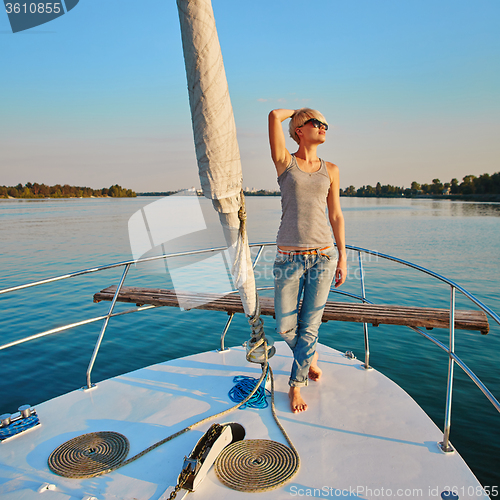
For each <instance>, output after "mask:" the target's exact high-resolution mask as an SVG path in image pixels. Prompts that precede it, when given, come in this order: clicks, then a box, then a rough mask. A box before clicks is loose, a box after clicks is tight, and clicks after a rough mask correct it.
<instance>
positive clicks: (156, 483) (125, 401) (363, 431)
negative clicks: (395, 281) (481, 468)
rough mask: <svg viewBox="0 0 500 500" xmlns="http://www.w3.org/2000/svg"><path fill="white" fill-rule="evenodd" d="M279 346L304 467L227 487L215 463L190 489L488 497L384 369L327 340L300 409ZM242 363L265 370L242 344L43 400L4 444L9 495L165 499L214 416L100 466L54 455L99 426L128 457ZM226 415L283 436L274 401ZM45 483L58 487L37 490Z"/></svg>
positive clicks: (228, 495)
mask: <svg viewBox="0 0 500 500" xmlns="http://www.w3.org/2000/svg"><path fill="white" fill-rule="evenodd" d="M276 347H277V353H276V355H275V356H274V357H273V358H272V359H271V366H272V368H273V371H274V374H275V383H276V395H275V401H276V407H277V413H278V416H279V418H280V420H281V423H282V424H283V426H284V427H285V429H286V430H287V432H288V434H289V436H290V438H291V439H292V441H293V443H294V444H295V446H296V448H297V450H298V452H299V454H300V456H301V468H300V471H299V473H298V474H297V475H296V476H295V477H294V478H293V479H292V480H291V482H289V483H288V484H286V485H285V486H283V487H282V488H280V489H278V490H275V491H271V492H265V493H261V494H255V493H240V492H237V491H234V490H230V489H228V488H226V487H225V486H223V485H222V484H221V483H220V482H219V480H218V479H217V477H216V475H215V473H214V471H213V469H212V470H211V471H210V472H209V474H208V476H207V478H206V479H205V480H204V482H203V483H202V484H201V485H200V487H199V489H198V490H197V491H196V492H194V493H191V494H189V495H188V497H187V498H188V499H192V500H196V499H218V500H224V499H231V500H234V499H240V498H241V499H247V498H248V499H250V498H251V499H253V500H255V499H256V498H264V499H268V498H269V499H288V500H289V499H290V498H293V497H298V498H301V497H316V498H346V497H351V498H364V499H376V498H425V499H432V498H437V499H441V492H442V491H443V490H445V489H450V488H452V487H455V488H456V489H457V490H458V493H459V496H460V499H461V500H464V499H474V500H477V499H479V498H488V497H486V496H484V495H482V494H478V493H480V492H479V491H478V490H479V488H480V485H479V483H478V482H477V480H476V479H475V477H474V476H473V474H472V473H471V472H470V470H469V468H468V467H467V465H466V464H465V463H464V462H463V460H462V458H461V457H460V456H459V455H458V453H453V454H443V453H442V452H441V451H439V449H438V447H437V442H438V441H440V440H441V439H442V433H441V432H440V431H439V429H438V428H437V427H436V426H435V425H434V423H433V422H432V421H431V420H430V419H429V418H428V417H427V415H426V414H425V413H424V412H423V411H422V410H421V409H420V407H419V406H418V405H417V404H416V403H415V402H414V401H413V400H412V399H411V398H410V396H408V395H407V394H406V393H405V392H404V391H402V390H401V389H400V388H399V387H398V386H397V385H396V384H394V383H393V382H392V381H390V380H389V379H388V378H386V377H385V376H383V375H382V374H380V373H378V372H377V371H375V370H371V371H366V370H364V369H363V368H362V367H361V362H360V361H359V360H348V359H347V358H345V357H344V356H343V355H342V354H341V353H339V352H338V351H335V350H333V349H330V348H328V347H326V346H323V345H319V344H318V352H319V354H320V366H321V368H322V369H323V378H322V380H321V382H319V383H313V382H311V383H310V384H309V386H308V387H307V388H305V389H304V390H303V394H304V398H305V399H306V401H307V403H308V405H309V410H308V411H307V412H305V413H302V414H298V415H294V414H292V413H291V412H290V410H289V404H288V397H287V391H288V385H287V382H288V375H289V370H290V364H291V355H290V351H289V349H288V347H287V346H286V344H284V343H283V342H278V343H277V344H276ZM235 375H251V376H254V377H259V375H260V366H259V365H253V364H249V363H247V362H246V360H245V355H244V348H242V347H236V348H232V349H230V350H228V351H226V352H223V353H220V352H215V351H214V352H207V353H202V354H198V355H193V356H188V357H186V358H181V359H176V360H173V361H169V362H166V363H162V364H158V365H154V366H150V367H147V368H143V369H141V370H138V371H135V372H131V373H128V374H125V375H123V376H120V377H116V378H114V379H110V380H107V381H104V382H101V383H99V384H98V386H97V387H96V388H95V389H92V390H90V391H81V390H77V391H74V392H72V393H70V394H67V395H65V396H61V397H59V398H56V399H54V400H51V401H48V402H46V403H43V404H41V405H39V406H38V407H37V408H36V410H37V413H38V415H39V417H40V420H41V422H42V425H41V426H38V427H37V428H35V429H33V430H30V431H28V432H27V433H25V434H23V435H20V436H17V437H15V438H13V439H10V440H8V441H6V442H4V443H1V444H0V498H2V500H14V499H15V500H20V499H23V500H24V499H34V498H41V499H42V500H63V499H66V500H69V499H82V498H85V497H86V496H87V495H88V496H92V497H96V498H97V499H99V500H101V499H102V500H104V499H106V500H111V499H120V500H133V499H136V500H143V499H144V500H145V499H158V498H159V497H160V496H161V495H162V494H163V492H164V491H165V490H166V489H167V488H168V487H169V486H173V485H175V483H176V480H177V475H178V474H179V472H180V470H181V467H182V464H183V458H184V455H187V454H189V452H190V451H191V450H192V448H193V446H194V444H195V443H196V442H197V440H198V439H199V438H200V436H201V435H202V433H204V432H205V430H206V429H208V427H209V426H210V425H211V423H213V421H211V422H209V423H206V424H205V425H204V426H201V427H200V428H195V429H194V430H192V431H189V432H187V433H186V434H184V435H182V436H180V437H178V438H176V439H175V440H173V441H171V442H169V443H166V444H164V445H163V446H161V447H159V448H157V449H156V450H154V451H152V452H151V453H149V454H147V455H145V456H144V457H142V458H140V459H139V460H137V461H136V462H133V463H132V464H130V465H127V466H125V467H123V468H121V469H119V470H117V471H115V472H113V473H111V474H108V475H104V476H100V477H97V478H91V479H84V480H80V479H67V478H63V477H60V476H57V475H55V474H53V473H52V472H51V471H50V470H49V469H48V466H47V458H48V456H49V454H50V453H51V452H52V451H53V450H54V449H55V448H56V447H57V446H59V445H60V444H62V443H63V442H65V441H67V440H69V439H71V438H73V437H75V436H78V435H80V434H84V433H87V432H96V431H116V432H119V433H121V434H124V435H125V436H127V438H128V439H129V441H130V452H129V457H131V456H132V455H135V454H136V453H138V452H140V451H142V450H143V449H145V448H147V447H148V446H150V445H151V444H153V443H155V442H157V441H159V440H161V439H163V438H165V437H166V436H168V435H170V434H172V433H174V432H176V431H178V430H180V429H182V428H184V427H186V426H187V425H190V424H192V423H193V422H196V421H198V420H200V419H201V418H204V417H206V416H208V415H211V414H215V413H217V412H219V411H221V410H223V409H226V408H228V407H230V406H232V405H233V403H232V402H231V401H230V399H229V397H228V395H227V394H228V391H229V390H230V389H231V387H232V386H233V385H234V384H233V376H235ZM218 422H219V423H222V422H239V423H240V424H242V425H243V426H244V428H245V429H246V438H248V439H259V438H262V439H272V440H276V441H279V442H282V443H286V442H285V440H284V438H283V436H282V434H281V432H280V431H279V429H278V428H277V426H276V424H275V422H274V419H273V417H272V415H271V409H270V407H269V408H266V409H259V410H258V409H247V410H235V411H234V412H233V413H230V414H229V415H227V416H226V417H225V418H224V419H222V420H218ZM43 483H50V484H54V485H56V488H57V489H56V490H55V491H44V492H43V493H37V490H38V488H39V487H40V486H41V485H42V484H43ZM476 488H477V489H476ZM389 490H390V491H389Z"/></svg>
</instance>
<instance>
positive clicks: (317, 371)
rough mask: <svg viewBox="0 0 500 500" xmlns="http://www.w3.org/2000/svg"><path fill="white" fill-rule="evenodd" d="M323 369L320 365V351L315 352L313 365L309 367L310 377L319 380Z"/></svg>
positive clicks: (315, 380)
mask: <svg viewBox="0 0 500 500" xmlns="http://www.w3.org/2000/svg"><path fill="white" fill-rule="evenodd" d="M322 373H323V370H321V368H320V367H319V366H318V353H317V352H315V353H314V356H313V359H312V361H311V366H310V367H309V378H310V379H311V380H313V381H314V382H318V381H319V379H320V378H321V374H322Z"/></svg>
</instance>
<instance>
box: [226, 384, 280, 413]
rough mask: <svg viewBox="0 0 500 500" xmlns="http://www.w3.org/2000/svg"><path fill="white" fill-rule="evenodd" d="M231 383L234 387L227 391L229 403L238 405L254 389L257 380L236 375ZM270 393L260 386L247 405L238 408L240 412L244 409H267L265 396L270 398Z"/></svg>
mask: <svg viewBox="0 0 500 500" xmlns="http://www.w3.org/2000/svg"><path fill="white" fill-rule="evenodd" d="M233 382H235V383H236V385H235V386H234V387H233V388H232V389H231V390H230V391H229V393H228V396H229V398H230V399H231V401H233V402H235V403H238V402H240V401H243V400H244V399H245V398H246V397H247V396H248V394H250V392H251V391H252V389H253V388H254V387H255V385H256V382H257V379H256V378H253V377H247V376H246V375H236V377H234V378H233ZM270 395H271V393H270V392H269V391H268V390H267V389H266V388H265V387H262V385H260V386H259V387H258V389H257V392H255V394H254V395H253V396H252V397H251V398H250V399H249V400H248V402H247V403H245V404H244V405H241V406H240V410H244V409H245V408H247V407H248V408H267V407H268V403H267V399H266V396H270Z"/></svg>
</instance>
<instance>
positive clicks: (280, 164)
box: [269, 109, 295, 175]
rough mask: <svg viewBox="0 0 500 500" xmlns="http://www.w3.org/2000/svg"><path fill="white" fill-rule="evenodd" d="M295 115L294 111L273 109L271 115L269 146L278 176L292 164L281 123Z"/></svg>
mask: <svg viewBox="0 0 500 500" xmlns="http://www.w3.org/2000/svg"><path fill="white" fill-rule="evenodd" d="M294 113H295V110H293V109H273V110H272V111H271V112H270V113H269V145H270V146H271V157H272V159H273V162H274V164H275V165H276V170H277V171H278V175H280V174H281V173H282V172H283V171H284V170H285V168H286V167H287V165H288V163H289V162H290V153H289V152H288V150H287V149H286V144H285V134H284V133H283V126H282V125H281V123H282V122H283V121H284V120H286V119H287V118H290V117H291V116H292V115H293V114H294Z"/></svg>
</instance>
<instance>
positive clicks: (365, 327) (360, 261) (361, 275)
mask: <svg viewBox="0 0 500 500" xmlns="http://www.w3.org/2000/svg"><path fill="white" fill-rule="evenodd" d="M358 264H359V281H360V284H361V299H362V301H363V304H365V303H366V292H365V279H364V272H363V259H362V258H361V252H360V251H359V250H358ZM373 326H378V324H374V323H373ZM363 333H364V341H365V362H364V364H363V368H364V369H365V370H371V369H372V368H371V366H370V342H369V340H368V323H366V321H364V322H363Z"/></svg>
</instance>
